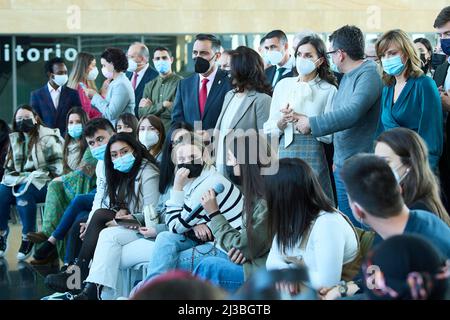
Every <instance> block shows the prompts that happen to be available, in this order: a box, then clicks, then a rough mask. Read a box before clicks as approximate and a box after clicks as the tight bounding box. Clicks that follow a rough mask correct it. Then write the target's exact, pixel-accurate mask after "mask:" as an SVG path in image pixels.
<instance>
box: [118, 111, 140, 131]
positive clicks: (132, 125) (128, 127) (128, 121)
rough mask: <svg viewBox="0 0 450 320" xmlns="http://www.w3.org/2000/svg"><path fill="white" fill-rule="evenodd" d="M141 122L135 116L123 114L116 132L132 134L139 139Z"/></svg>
mask: <svg viewBox="0 0 450 320" xmlns="http://www.w3.org/2000/svg"><path fill="white" fill-rule="evenodd" d="M138 123H139V120H138V118H136V116H135V115H134V114H131V113H123V114H121V115H120V116H119V118H117V123H116V132H117V133H121V132H126V133H131V134H132V135H134V136H136V137H137V133H138Z"/></svg>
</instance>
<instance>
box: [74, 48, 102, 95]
mask: <svg viewBox="0 0 450 320" xmlns="http://www.w3.org/2000/svg"><path fill="white" fill-rule="evenodd" d="M94 60H95V57H94V56H93V55H92V54H90V53H86V52H80V53H78V54H77V57H76V58H75V61H74V63H73V67H72V71H71V72H70V75H69V81H68V83H67V86H68V87H69V88H72V89H74V90H77V89H78V84H79V83H80V82H83V83H87V85H88V87H89V88H91V89H94V90H97V86H96V85H95V81H91V80H87V75H88V68H89V66H90V65H91V63H92V61H94Z"/></svg>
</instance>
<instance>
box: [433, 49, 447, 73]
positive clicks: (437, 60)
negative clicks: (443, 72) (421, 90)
mask: <svg viewBox="0 0 450 320" xmlns="http://www.w3.org/2000/svg"><path fill="white" fill-rule="evenodd" d="M444 62H445V54H440V53H433V55H432V56H431V68H432V69H433V70H436V69H437V68H438V67H439V66H440V65H441V64H443V63H444Z"/></svg>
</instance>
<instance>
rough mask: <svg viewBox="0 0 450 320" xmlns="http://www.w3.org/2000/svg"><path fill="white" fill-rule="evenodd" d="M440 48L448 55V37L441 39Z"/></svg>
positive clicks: (449, 53)
mask: <svg viewBox="0 0 450 320" xmlns="http://www.w3.org/2000/svg"><path fill="white" fill-rule="evenodd" d="M441 49H442V51H443V52H444V53H445V54H446V55H448V56H450V39H441Z"/></svg>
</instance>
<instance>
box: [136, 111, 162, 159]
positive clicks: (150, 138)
mask: <svg viewBox="0 0 450 320" xmlns="http://www.w3.org/2000/svg"><path fill="white" fill-rule="evenodd" d="M138 128H139V141H140V143H142V144H143V145H144V146H145V147H146V148H147V150H148V151H149V152H150V154H151V155H152V156H153V157H154V158H155V159H156V161H157V162H158V163H160V162H161V156H162V153H161V151H162V147H163V144H164V140H165V139H166V133H165V131H164V124H163V123H162V121H161V119H159V118H158V117H156V116H153V115H149V116H144V117H142V118H141V120H140V121H139V124H138Z"/></svg>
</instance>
